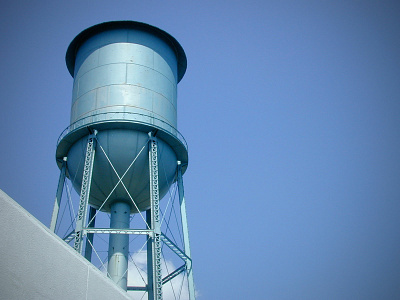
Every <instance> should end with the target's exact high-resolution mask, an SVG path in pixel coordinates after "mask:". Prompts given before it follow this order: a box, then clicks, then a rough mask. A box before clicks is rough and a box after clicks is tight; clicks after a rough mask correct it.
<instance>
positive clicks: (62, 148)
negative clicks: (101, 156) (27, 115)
mask: <svg viewBox="0 0 400 300" xmlns="http://www.w3.org/2000/svg"><path fill="white" fill-rule="evenodd" d="M110 114H111V113H103V114H98V116H100V115H104V116H103V117H104V118H98V119H93V117H95V116H96V115H91V116H88V117H86V118H83V119H81V120H78V121H76V122H74V123H73V124H71V125H70V126H68V127H67V128H66V129H65V130H64V131H63V132H62V133H61V135H60V137H59V138H58V141H57V150H56V161H57V165H58V167H59V168H61V165H62V161H63V158H64V157H66V156H67V155H68V151H69V149H70V148H71V147H72V145H73V144H74V143H75V142H76V141H78V140H79V139H81V138H82V137H84V136H88V135H89V134H90V133H91V132H93V131H94V130H97V131H103V130H109V129H129V130H137V131H141V132H145V133H148V132H150V131H152V132H154V131H156V135H155V136H156V137H157V138H160V139H161V140H163V141H164V142H166V143H167V144H168V145H169V146H170V147H171V148H172V149H173V150H174V152H175V154H176V157H177V160H179V161H181V163H182V172H183V173H184V172H185V171H186V169H187V165H188V161H189V157H188V147H187V143H186V140H185V139H184V137H183V135H182V134H181V133H180V132H179V131H178V130H177V129H175V128H173V127H172V126H171V125H170V124H168V123H166V122H164V121H162V120H158V119H155V118H152V119H153V120H157V121H159V122H161V123H162V124H166V125H168V126H169V127H170V129H171V130H172V129H173V131H169V130H166V129H165V128H162V127H161V126H157V125H155V124H151V123H145V122H143V121H134V120H132V119H128V118H120V119H118V118H115V115H113V116H112V117H111V118H110ZM115 114H121V116H122V115H123V114H125V115H126V114H130V115H134V114H135V113H127V112H116V113H115ZM105 115H108V116H105ZM138 115H140V114H138ZM147 117H148V116H147ZM108 118H110V119H108ZM175 133H176V134H175Z"/></svg>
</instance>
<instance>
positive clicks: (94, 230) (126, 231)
mask: <svg viewBox="0 0 400 300" xmlns="http://www.w3.org/2000/svg"><path fill="white" fill-rule="evenodd" d="M82 231H83V233H84V234H87V233H105V234H110V233H115V234H137V235H148V234H150V235H151V234H152V232H153V231H152V230H148V229H110V228H83V229H82Z"/></svg>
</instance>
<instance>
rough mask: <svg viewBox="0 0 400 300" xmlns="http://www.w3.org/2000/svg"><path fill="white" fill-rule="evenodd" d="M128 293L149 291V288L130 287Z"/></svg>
mask: <svg viewBox="0 0 400 300" xmlns="http://www.w3.org/2000/svg"><path fill="white" fill-rule="evenodd" d="M127 290H128V291H143V292H145V291H147V286H128V287H127Z"/></svg>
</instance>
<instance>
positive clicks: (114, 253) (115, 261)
mask: <svg viewBox="0 0 400 300" xmlns="http://www.w3.org/2000/svg"><path fill="white" fill-rule="evenodd" d="M130 210H131V207H130V204H129V203H128V202H125V201H118V202H114V203H113V204H112V206H111V220H110V228H122V229H126V228H129V223H130ZM128 255H129V235H127V234H115V233H113V234H110V239H109V244H108V265H107V273H108V275H109V276H110V278H111V279H112V280H113V281H114V282H115V283H116V284H117V285H118V286H119V287H121V288H122V289H124V290H125V291H126V289H127V283H128Z"/></svg>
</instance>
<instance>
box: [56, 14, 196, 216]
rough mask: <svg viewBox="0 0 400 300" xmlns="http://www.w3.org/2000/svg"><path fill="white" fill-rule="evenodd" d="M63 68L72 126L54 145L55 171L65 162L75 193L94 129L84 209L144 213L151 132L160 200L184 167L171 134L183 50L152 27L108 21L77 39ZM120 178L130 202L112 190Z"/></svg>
mask: <svg viewBox="0 0 400 300" xmlns="http://www.w3.org/2000/svg"><path fill="white" fill-rule="evenodd" d="M66 63H67V67H68V70H69V72H70V73H71V75H72V76H73V78H74V84H73V93H72V106H71V123H70V126H69V127H68V128H67V129H66V130H65V131H64V132H63V134H62V135H61V136H60V139H59V141H58V145H57V152H56V158H57V162H58V165H59V167H60V166H61V161H62V159H63V158H64V157H67V176H68V177H69V178H70V179H71V181H72V183H73V186H74V188H75V189H76V190H77V191H78V193H79V192H80V188H81V183H82V173H83V162H84V158H85V151H86V142H87V137H88V135H89V134H90V132H93V131H94V130H96V131H97V132H98V133H97V146H96V155H95V161H94V169H93V177H92V185H91V193H90V199H89V204H90V205H92V206H94V207H95V208H100V207H102V210H103V211H109V210H110V205H111V204H112V203H113V202H115V201H127V202H130V203H131V204H132V200H134V202H135V204H136V206H137V207H136V206H135V205H131V207H132V210H131V212H132V213H134V212H137V210H138V209H139V210H146V209H148V208H149V206H150V203H149V189H150V188H149V170H148V169H149V165H148V149H147V146H146V143H147V140H148V133H149V132H150V131H151V132H153V134H155V136H156V137H157V139H158V148H159V170H160V171H159V172H160V174H159V189H160V196H161V197H162V196H163V195H165V193H166V192H167V191H168V188H169V186H170V185H171V184H172V183H173V181H174V180H175V172H176V162H177V160H179V161H182V163H183V165H187V162H188V152H187V145H186V142H185V140H184V138H183V136H182V135H181V134H180V133H179V132H178V131H177V129H176V128H177V99H176V98H177V83H178V82H179V81H180V80H181V79H182V77H183V75H184V73H185V71H186V56H185V53H184V51H183V49H182V47H181V45H180V44H179V43H178V42H177V41H176V40H175V39H174V38H173V37H172V36H171V35H169V34H168V33H166V32H165V31H162V30H161V29H158V28H156V27H154V26H151V25H147V24H144V23H139V22H133V21H116V22H106V23H102V24H98V25H95V26H93V27H90V28H88V29H86V30H84V31H83V32H81V33H80V34H79V35H78V36H76V37H75V39H74V40H73V41H72V42H71V44H70V46H69V47H68V50H67V54H66ZM143 147H144V149H143V150H142V151H141V149H142V148H143ZM140 151H141V152H140ZM139 153H140V155H139ZM138 155H139V156H138ZM136 156H138V158H137V159H136V160H135V162H134V164H133V165H132V166H131V167H130V168H129V166H130V165H131V163H132V161H133V160H134V159H135V157H136ZM110 162H111V163H110ZM128 168H129V169H128ZM126 171H127V172H126ZM115 172H117V173H118V175H117V174H116V173H115ZM125 173H126V174H125ZM124 174H125V175H124ZM123 175H124V177H123V179H122V182H123V183H124V185H125V187H126V189H127V190H128V191H129V194H130V196H129V195H128V193H127V192H126V190H125V188H124V186H123V185H122V184H121V183H120V184H118V185H117V183H118V181H119V178H118V176H119V177H122V176H123ZM116 185H117V187H116V188H115V189H114V187H115V186H116ZM131 197H132V199H130V198H131ZM107 198H108V200H107V203H106V205H103V202H104V201H105V199H107Z"/></svg>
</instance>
